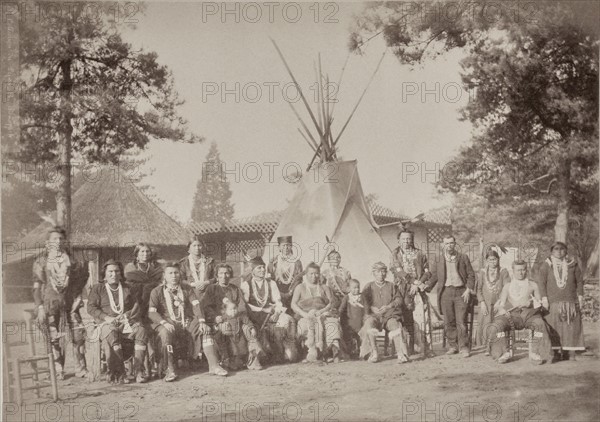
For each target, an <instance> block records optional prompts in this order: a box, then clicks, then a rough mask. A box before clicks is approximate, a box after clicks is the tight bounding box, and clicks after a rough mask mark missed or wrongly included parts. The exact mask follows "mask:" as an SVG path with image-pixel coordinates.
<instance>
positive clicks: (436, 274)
mask: <svg viewBox="0 0 600 422" xmlns="http://www.w3.org/2000/svg"><path fill="white" fill-rule="evenodd" d="M455 265H456V269H457V271H458V275H459V276H460V279H461V280H462V282H463V286H466V287H468V288H469V289H471V290H473V291H475V272H474V271H473V267H472V266H471V261H470V260H469V257H468V256H467V255H465V254H462V253H459V254H458V256H457V257H456V261H455ZM438 281H439V286H438V289H437V290H438V291H437V299H438V308H439V310H440V313H443V312H442V293H443V292H444V288H445V287H446V259H445V257H444V255H441V256H438V257H437V262H436V263H435V265H434V266H433V271H432V272H431V278H430V279H429V281H428V282H427V283H426V284H427V287H426V289H425V290H426V291H427V292H430V291H431V290H433V288H434V287H435V285H436V284H438Z"/></svg>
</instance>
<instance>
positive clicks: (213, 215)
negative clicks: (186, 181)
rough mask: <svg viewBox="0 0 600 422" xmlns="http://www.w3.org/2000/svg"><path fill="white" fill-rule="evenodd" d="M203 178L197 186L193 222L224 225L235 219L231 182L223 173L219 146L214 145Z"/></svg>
mask: <svg viewBox="0 0 600 422" xmlns="http://www.w3.org/2000/svg"><path fill="white" fill-rule="evenodd" d="M202 169H203V171H202V177H201V178H200V180H198V183H197V185H196V194H195V195H194V204H193V206H192V220H193V221H195V222H197V223H203V222H219V223H224V222H226V221H229V220H231V219H232V218H233V213H234V209H233V204H232V203H231V189H230V188H229V180H227V178H226V177H225V175H224V173H223V172H222V161H221V157H220V155H219V151H218V149H217V144H216V143H214V142H213V143H212V144H211V145H210V150H209V151H208V154H207V155H206V160H205V162H204V164H203V166H202Z"/></svg>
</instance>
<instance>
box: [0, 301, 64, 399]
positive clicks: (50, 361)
mask: <svg viewBox="0 0 600 422" xmlns="http://www.w3.org/2000/svg"><path fill="white" fill-rule="evenodd" d="M34 314H35V312H34V310H33V309H27V310H25V311H24V312H23V316H24V318H25V335H26V336H27V343H28V347H29V354H30V356H29V357H25V358H11V356H10V348H11V346H16V345H22V343H13V344H9V343H8V341H5V342H3V352H4V371H5V374H6V380H7V381H8V383H7V385H8V391H7V393H8V401H12V400H13V399H14V400H15V401H16V402H17V403H18V404H19V405H20V404H22V403H23V400H24V399H23V393H24V392H25V391H29V390H33V391H35V394H36V397H37V398H40V390H41V389H42V388H51V389H52V398H53V400H54V401H57V400H58V383H57V381H56V369H55V367H54V355H53V354H52V349H51V346H50V344H49V340H48V339H47V338H44V343H45V344H46V352H47V353H46V354H39V355H36V351H35V342H34V331H33V327H34V325H33V323H32V321H33V318H34ZM44 362H45V363H46V365H47V366H46V367H43V366H42V367H41V366H39V365H38V364H39V363H42V364H43V363H44ZM28 370H30V371H28ZM43 374H48V375H49V381H41V380H40V379H41V377H40V375H43ZM28 380H30V381H31V383H30V385H26V383H28ZM13 393H14V394H13Z"/></svg>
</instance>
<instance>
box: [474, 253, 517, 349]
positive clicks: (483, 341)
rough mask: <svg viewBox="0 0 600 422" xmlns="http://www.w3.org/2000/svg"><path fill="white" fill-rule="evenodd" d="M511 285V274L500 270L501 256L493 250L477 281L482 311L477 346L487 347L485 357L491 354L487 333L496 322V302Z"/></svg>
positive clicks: (487, 257) (478, 322)
mask: <svg viewBox="0 0 600 422" xmlns="http://www.w3.org/2000/svg"><path fill="white" fill-rule="evenodd" d="M508 283H510V274H509V273H508V270H507V269H506V268H500V256H499V255H498V253H497V252H496V251H495V250H493V249H488V251H487V253H486V254H485V266H484V267H483V268H482V269H481V271H480V272H479V280H477V300H478V301H479V306H480V308H481V309H480V311H479V317H478V321H477V345H478V346H485V355H486V356H489V354H490V347H491V345H490V342H489V339H488V338H487V337H488V336H487V331H488V329H489V326H490V324H491V323H492V322H493V321H494V315H495V314H496V312H497V310H496V307H495V304H496V302H497V301H498V299H500V293H502V289H503V288H504V286H505V285H506V284H508Z"/></svg>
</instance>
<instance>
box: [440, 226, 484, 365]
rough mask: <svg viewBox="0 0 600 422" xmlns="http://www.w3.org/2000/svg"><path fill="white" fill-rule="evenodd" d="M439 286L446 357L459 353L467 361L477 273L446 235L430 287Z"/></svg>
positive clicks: (452, 237)
mask: <svg viewBox="0 0 600 422" xmlns="http://www.w3.org/2000/svg"><path fill="white" fill-rule="evenodd" d="M436 284H439V285H438V306H439V308H440V312H441V313H442V314H443V316H444V330H445V332H446V338H447V339H448V344H449V348H448V351H447V352H446V354H448V355H453V354H455V353H458V351H459V350H460V353H461V355H462V356H463V357H465V358H468V357H469V356H470V355H471V351H470V350H469V334H470V333H468V332H467V312H468V310H469V301H470V300H471V294H474V293H475V272H474V271H473V267H472V266H471V261H470V260H469V257H468V256H467V255H465V254H463V253H460V252H458V251H457V250H456V239H455V237H454V236H452V235H446V236H444V243H443V251H442V256H441V257H440V259H438V260H437V263H436V266H435V270H434V271H433V272H432V275H431V281H430V282H429V286H430V288H433V286H435V285H436Z"/></svg>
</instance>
